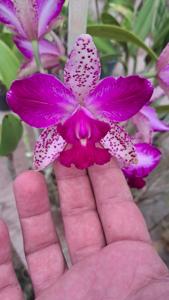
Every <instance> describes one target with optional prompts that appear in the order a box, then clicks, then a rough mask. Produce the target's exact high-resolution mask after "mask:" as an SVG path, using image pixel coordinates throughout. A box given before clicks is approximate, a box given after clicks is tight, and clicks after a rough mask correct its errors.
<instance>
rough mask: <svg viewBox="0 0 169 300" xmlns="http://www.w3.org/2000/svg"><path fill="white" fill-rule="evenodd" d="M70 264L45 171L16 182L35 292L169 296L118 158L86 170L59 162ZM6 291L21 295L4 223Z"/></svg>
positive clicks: (0, 260) (0, 257) (111, 299)
mask: <svg viewBox="0 0 169 300" xmlns="http://www.w3.org/2000/svg"><path fill="white" fill-rule="evenodd" d="M54 167H55V173H56V178H57V183H58V188H59V194H60V202H61V211H62V216H63V221H64V227H65V236H66V241H67V244H68V248H69V253H70V256H71V261H72V266H71V267H70V268H69V269H68V268H67V266H66V263H65V260H64V257H63V254H62V249H61V246H60V244H59V242H58V238H57V234H56V232H55V229H54V225H53V222H52V218H51V213H50V207H49V201H48V195H47V188H46V184H45V181H44V178H43V175H42V174H40V173H37V172H34V171H28V172H25V173H23V174H22V175H21V176H19V177H18V178H17V179H16V181H15V184H14V192H15V197H16V204H17V209H18V213H19V216H20V222H21V226H22V231H23V239H24V246H25V255H26V258H27V263H28V268H29V272H30V276H31V279H32V282H33V286H34V290H35V295H36V299H37V300H57V299H58V300H163V299H165V300H167V299H169V273H168V270H167V267H166V266H165V265H164V263H163V262H162V261H161V259H160V257H159V256H158V254H157V253H156V251H155V250H154V249H153V246H152V243H151V240H150V237H149V234H148V231H147V228H146V225H145V223H144V220H143V217H142V215H141V213H140V212H139V210H138V208H137V207H136V205H135V204H134V202H133V199H132V196H131V194H130V191H129V189H128V186H127V184H126V181H125V179H124V177H123V174H122V173H121V171H120V169H119V168H118V166H117V165H116V163H115V162H114V161H113V162H111V163H109V164H107V165H105V166H103V167H99V166H95V167H91V168H90V169H89V170H88V172H85V171H81V170H77V169H75V168H71V169H67V168H65V167H62V166H61V165H59V164H55V166H54ZM0 240H1V244H2V245H3V247H1V248H0V264H1V265H0V299H3V300H20V299H23V295H22V293H21V289H20V287H19V284H18V282H17V279H16V276H15V273H14V270H13V267H12V262H11V251H10V241H9V236H8V231H7V228H6V226H5V224H4V223H3V222H1V223H0Z"/></svg>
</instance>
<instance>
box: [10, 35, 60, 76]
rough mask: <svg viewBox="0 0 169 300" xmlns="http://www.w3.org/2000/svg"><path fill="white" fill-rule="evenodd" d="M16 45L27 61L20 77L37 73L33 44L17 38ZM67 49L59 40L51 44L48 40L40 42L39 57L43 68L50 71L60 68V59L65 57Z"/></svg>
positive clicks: (22, 67) (23, 65) (22, 66)
mask: <svg viewBox="0 0 169 300" xmlns="http://www.w3.org/2000/svg"><path fill="white" fill-rule="evenodd" d="M14 41H15V43H16V45H17V47H18V49H19V50H20V51H21V52H22V54H23V55H24V56H25V61H24V63H23V64H22V65H21V69H20V71H19V77H21V78H22V77H25V76H27V75H30V74H32V73H35V72H37V64H36V61H35V58H34V54H33V49H32V44H31V42H30V41H28V40H21V39H17V38H15V40H14ZM64 53H65V49H64V47H63V44H62V42H61V41H60V39H59V38H58V39H57V41H55V42H50V41H48V40H46V39H42V40H40V41H39V55H40V60H41V64H42V67H43V68H44V69H50V68H54V67H58V68H60V57H61V56H62V55H64Z"/></svg>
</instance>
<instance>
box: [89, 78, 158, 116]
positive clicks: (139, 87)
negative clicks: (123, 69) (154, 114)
mask: <svg viewBox="0 0 169 300" xmlns="http://www.w3.org/2000/svg"><path fill="white" fill-rule="evenodd" d="M152 93H153V87H152V85H151V83H150V81H148V80H147V79H144V78H141V77H139V76H128V77H126V78H124V77H119V78H113V77H107V78H105V79H103V80H102V81H101V82H100V83H99V84H98V85H97V86H96V88H95V89H94V91H93V92H92V93H90V95H89V96H88V97H87V98H86V100H85V104H86V106H87V108H88V109H89V110H90V111H92V112H93V113H94V114H95V115H99V116H100V117H102V118H108V119H110V120H111V121H113V122H120V121H125V120H127V119H129V118H130V117H132V116H133V115H135V114H136V113H137V112H138V111H139V110H140V109H141V108H142V106H143V105H144V104H146V103H147V102H148V101H149V99H150V98H151V95H152Z"/></svg>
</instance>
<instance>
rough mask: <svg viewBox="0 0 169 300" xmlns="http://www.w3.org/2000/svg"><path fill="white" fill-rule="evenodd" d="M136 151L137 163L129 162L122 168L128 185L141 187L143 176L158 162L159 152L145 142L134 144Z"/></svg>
mask: <svg viewBox="0 0 169 300" xmlns="http://www.w3.org/2000/svg"><path fill="white" fill-rule="evenodd" d="M135 151H136V153H137V160H138V163H137V164H130V165H129V166H128V167H126V168H124V169H123V172H124V174H125V176H126V178H127V180H128V184H129V185H130V187H134V188H138V189H140V188H143V187H144V186H145V179H144V178H145V177H147V176H148V175H149V174H150V173H151V172H152V171H153V170H154V169H155V168H156V167H157V165H158V164H159V162H160V158H161V152H160V150H158V149H157V148H156V147H154V146H152V145H150V144H146V143H138V144H135Z"/></svg>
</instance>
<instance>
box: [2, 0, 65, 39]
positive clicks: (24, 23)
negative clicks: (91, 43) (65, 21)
mask: <svg viewBox="0 0 169 300" xmlns="http://www.w3.org/2000/svg"><path fill="white" fill-rule="evenodd" d="M63 4H64V0H0V22H2V23H4V24H5V25H6V26H8V27H9V28H10V29H11V30H12V31H13V32H14V34H15V35H16V36H18V38H21V39H26V40H29V41H32V40H40V39H41V38H42V37H43V36H44V35H45V34H46V33H47V32H48V31H49V30H50V29H51V27H52V25H53V23H54V21H55V19H56V17H57V16H58V15H59V13H60V11H61V9H62V6H63Z"/></svg>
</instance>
